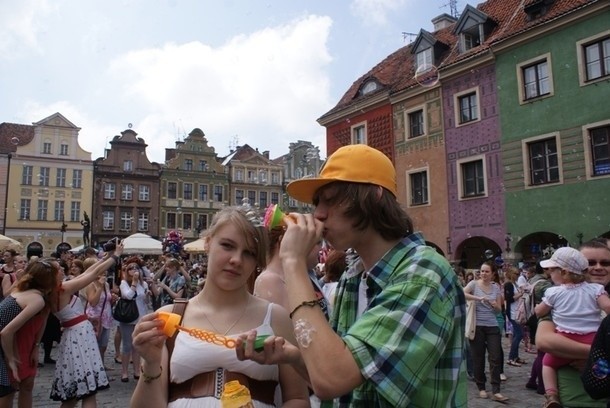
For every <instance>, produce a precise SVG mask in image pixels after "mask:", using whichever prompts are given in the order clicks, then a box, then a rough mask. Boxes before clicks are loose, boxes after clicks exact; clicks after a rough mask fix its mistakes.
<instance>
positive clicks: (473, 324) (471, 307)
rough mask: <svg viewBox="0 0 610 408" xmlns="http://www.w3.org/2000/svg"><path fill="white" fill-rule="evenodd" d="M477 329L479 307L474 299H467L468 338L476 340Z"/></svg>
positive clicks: (466, 333) (466, 332)
mask: <svg viewBox="0 0 610 408" xmlns="http://www.w3.org/2000/svg"><path fill="white" fill-rule="evenodd" d="M476 331H477V307H476V304H475V302H474V300H467V301H466V331H465V335H466V338H467V339H469V340H474V335H475V333H476Z"/></svg>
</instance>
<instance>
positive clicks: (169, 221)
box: [165, 212, 176, 229]
mask: <svg viewBox="0 0 610 408" xmlns="http://www.w3.org/2000/svg"><path fill="white" fill-rule="evenodd" d="M165 220H166V222H165V227H166V229H175V228H176V213H171V212H168V213H167V214H166V216H165Z"/></svg>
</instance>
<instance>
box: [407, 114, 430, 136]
mask: <svg viewBox="0 0 610 408" xmlns="http://www.w3.org/2000/svg"><path fill="white" fill-rule="evenodd" d="M406 115H407V123H406V125H407V126H406V128H407V139H412V138H415V137H418V136H423V135H425V134H426V124H425V113H424V108H423V107H419V108H417V109H414V110H410V111H407V112H406Z"/></svg>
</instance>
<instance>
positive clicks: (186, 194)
mask: <svg viewBox="0 0 610 408" xmlns="http://www.w3.org/2000/svg"><path fill="white" fill-rule="evenodd" d="M182 198H183V199H185V200H192V199H193V183H184V184H182Z"/></svg>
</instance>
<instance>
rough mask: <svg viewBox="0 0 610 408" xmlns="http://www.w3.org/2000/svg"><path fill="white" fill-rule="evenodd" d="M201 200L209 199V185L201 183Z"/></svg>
mask: <svg viewBox="0 0 610 408" xmlns="http://www.w3.org/2000/svg"><path fill="white" fill-rule="evenodd" d="M199 201H208V185H207V184H199Z"/></svg>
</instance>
